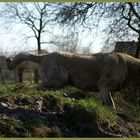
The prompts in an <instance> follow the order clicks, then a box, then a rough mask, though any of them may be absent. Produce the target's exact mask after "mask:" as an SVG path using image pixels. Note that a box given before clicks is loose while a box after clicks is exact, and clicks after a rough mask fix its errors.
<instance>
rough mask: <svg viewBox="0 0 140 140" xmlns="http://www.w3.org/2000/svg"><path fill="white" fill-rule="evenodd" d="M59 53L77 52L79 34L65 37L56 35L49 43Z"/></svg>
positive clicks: (75, 33)
mask: <svg viewBox="0 0 140 140" xmlns="http://www.w3.org/2000/svg"><path fill="white" fill-rule="evenodd" d="M49 43H50V44H52V45H55V46H56V47H57V50H59V51H67V52H76V51H77V48H78V32H73V31H71V32H68V33H67V34H63V35H55V36H54V37H53V38H52V39H51V40H50V42H49Z"/></svg>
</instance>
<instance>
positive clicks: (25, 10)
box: [4, 2, 51, 53]
mask: <svg viewBox="0 0 140 140" xmlns="http://www.w3.org/2000/svg"><path fill="white" fill-rule="evenodd" d="M5 7H6V9H5V11H4V12H5V14H6V16H7V17H8V18H9V19H11V20H12V21H13V22H16V23H20V24H24V25H26V26H27V27H29V28H30V30H31V31H32V32H33V35H34V37H35V38H36V41H37V47H38V52H39V53H40V52H41V37H42V34H43V33H44V32H45V31H46V30H45V28H46V25H47V24H49V22H50V21H51V18H50V13H49V7H50V4H49V3H47V2H41V3H38V2H34V3H22V2H20V3H6V6H5Z"/></svg>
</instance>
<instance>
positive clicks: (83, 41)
mask: <svg viewBox="0 0 140 140" xmlns="http://www.w3.org/2000/svg"><path fill="white" fill-rule="evenodd" d="M1 6H2V5H1ZM101 25H102V26H99V27H98V28H96V29H93V31H92V32H87V33H86V32H80V35H79V42H78V43H79V44H78V46H80V47H81V48H82V47H87V46H88V45H89V44H91V43H92V46H91V53H97V52H100V51H101V48H102V47H103V43H104V40H103V38H104V34H103V33H102V29H104V28H105V22H101ZM52 28H53V27H52ZM23 29H24V30H23ZM27 33H28V34H30V33H29V30H28V28H26V27H25V26H23V25H16V26H11V27H10V25H9V27H6V26H0V42H1V43H0V53H1V54H4V55H11V54H15V53H18V52H28V51H33V50H37V45H36V40H35V39H34V38H30V39H28V41H25V35H26V34H27ZM53 33H54V34H59V33H63V31H62V30H61V29H60V27H58V26H57V27H55V28H53ZM45 38H46V40H45V41H49V39H51V36H49V35H47V34H46V35H45ZM42 49H47V50H48V51H49V52H51V51H55V50H54V49H52V48H50V46H49V44H45V45H43V46H42Z"/></svg>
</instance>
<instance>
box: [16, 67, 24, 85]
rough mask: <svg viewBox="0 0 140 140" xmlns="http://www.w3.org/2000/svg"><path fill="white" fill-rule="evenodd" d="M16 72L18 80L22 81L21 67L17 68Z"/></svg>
mask: <svg viewBox="0 0 140 140" xmlns="http://www.w3.org/2000/svg"><path fill="white" fill-rule="evenodd" d="M17 73H18V82H19V83H22V82H23V69H21V68H18V69H17Z"/></svg>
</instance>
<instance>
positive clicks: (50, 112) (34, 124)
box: [0, 85, 140, 137]
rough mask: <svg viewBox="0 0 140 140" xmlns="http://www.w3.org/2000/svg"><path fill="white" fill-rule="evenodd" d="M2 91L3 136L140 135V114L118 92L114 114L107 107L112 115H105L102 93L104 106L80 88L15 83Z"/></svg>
mask: <svg viewBox="0 0 140 140" xmlns="http://www.w3.org/2000/svg"><path fill="white" fill-rule="evenodd" d="M7 92H8V91H7ZM2 95H3V96H0V136H1V137H140V117H139V115H137V114H136V113H134V112H133V111H132V112H131V109H129V107H130V106H129V104H128V103H126V102H125V101H124V100H123V98H122V97H120V96H114V99H115V103H116V106H117V111H113V113H114V114H113V113H112V112H111V113H109V111H111V110H112V109H109V108H107V110H109V111H108V114H112V116H113V115H114V117H115V119H112V118H113V117H112V118H111V117H110V116H111V115H106V116H107V117H104V114H107V113H106V112H107V111H106V110H104V107H102V105H101V104H100V101H98V97H95V98H96V100H97V102H99V104H100V106H99V105H95V104H94V102H93V104H92V98H94V97H93V96H92V97H91V95H89V94H87V97H86V96H84V94H83V92H80V91H79V90H73V91H72V90H71V89H69V90H67V89H61V90H59V91H53V90H52V91H47V92H38V91H36V90H35V89H34V87H30V86H25V85H24V86H23V85H22V86H19V87H18V86H17V85H16V86H15V85H14V86H12V87H11V91H10V92H9V93H8V94H5V95H4V94H2ZM95 98H94V100H95ZM85 101H87V102H85ZM99 107H100V108H99ZM92 108H94V109H92ZM97 108H98V109H97ZM96 109H97V110H98V112H97V110H96ZM100 110H101V111H100ZM128 110H129V111H128ZM127 111H128V112H127ZM100 112H101V113H102V114H100ZM129 113H130V114H131V115H130V114H129Z"/></svg>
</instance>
